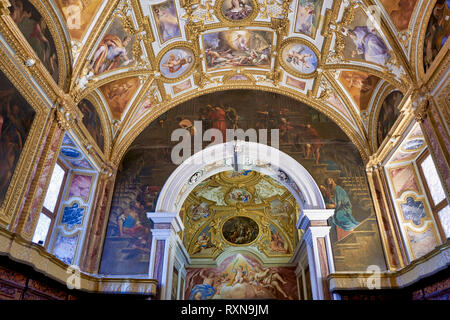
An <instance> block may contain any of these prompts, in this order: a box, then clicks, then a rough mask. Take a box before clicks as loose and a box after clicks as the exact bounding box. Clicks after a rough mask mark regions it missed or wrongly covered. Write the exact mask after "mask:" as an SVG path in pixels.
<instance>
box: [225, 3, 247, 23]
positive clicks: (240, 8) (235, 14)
mask: <svg viewBox="0 0 450 320" xmlns="http://www.w3.org/2000/svg"><path fill="white" fill-rule="evenodd" d="M251 12H252V7H251V6H249V5H248V4H246V1H244V0H231V7H230V8H228V9H226V10H225V17H227V18H228V19H231V20H242V19H245V18H247V17H248V16H249V15H250V13H251Z"/></svg>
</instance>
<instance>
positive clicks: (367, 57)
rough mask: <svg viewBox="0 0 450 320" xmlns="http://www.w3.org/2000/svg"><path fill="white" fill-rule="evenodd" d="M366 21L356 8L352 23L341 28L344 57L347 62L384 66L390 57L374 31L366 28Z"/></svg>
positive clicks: (365, 16) (371, 28)
mask: <svg viewBox="0 0 450 320" xmlns="http://www.w3.org/2000/svg"><path fill="white" fill-rule="evenodd" d="M368 20H369V18H368V17H367V15H366V14H365V13H364V11H363V10H362V9H360V8H358V9H356V10H355V14H354V16H353V20H352V22H351V23H350V24H349V25H348V26H346V27H343V35H344V41H345V47H344V51H343V54H344V57H345V58H346V59H349V60H351V59H353V60H363V61H365V62H370V63H375V64H378V65H382V66H386V65H387V64H388V63H389V62H390V60H391V58H392V56H391V54H390V52H389V49H388V47H387V46H386V43H385V42H384V40H383V39H382V38H381V37H380V35H379V33H378V32H377V31H376V29H375V28H373V27H372V26H370V25H369V26H368V23H367V21H368Z"/></svg>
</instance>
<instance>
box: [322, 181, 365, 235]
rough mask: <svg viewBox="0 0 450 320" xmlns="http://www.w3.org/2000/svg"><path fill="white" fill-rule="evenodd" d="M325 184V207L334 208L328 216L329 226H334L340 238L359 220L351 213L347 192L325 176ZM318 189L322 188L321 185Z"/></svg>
mask: <svg viewBox="0 0 450 320" xmlns="http://www.w3.org/2000/svg"><path fill="white" fill-rule="evenodd" d="M325 185H326V186H325V190H326V193H323V194H324V200H325V203H326V206H327V209H334V214H333V216H332V217H331V218H330V222H331V226H332V227H334V228H336V233H337V240H340V239H342V238H343V237H345V236H346V235H347V234H349V233H350V231H352V230H353V229H354V228H355V227H357V226H358V225H359V222H358V221H356V220H355V218H354V217H353V215H352V204H351V202H350V198H349V196H348V194H347V192H345V190H344V189H343V188H342V187H341V186H338V185H337V184H336V182H335V181H334V179H333V178H327V179H326V181H325ZM320 189H321V190H324V188H323V186H322V187H321V188H320ZM326 201H328V202H326Z"/></svg>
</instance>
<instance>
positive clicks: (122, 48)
mask: <svg viewBox="0 0 450 320" xmlns="http://www.w3.org/2000/svg"><path fill="white" fill-rule="evenodd" d="M130 41H131V37H130V36H126V37H125V38H124V39H123V40H120V38H119V37H118V36H116V35H113V34H107V35H106V36H104V37H103V40H102V41H101V42H100V45H99V46H98V48H97V50H96V51H95V53H94V57H93V58H92V60H91V63H90V67H91V68H92V69H93V70H94V74H96V75H97V74H101V73H103V72H105V71H110V70H114V69H116V68H118V67H119V63H120V59H123V60H124V63H123V64H124V65H128V64H129V63H131V62H133V61H134V58H131V59H130V58H128V52H127V49H126V46H127V45H128V44H129V43H130Z"/></svg>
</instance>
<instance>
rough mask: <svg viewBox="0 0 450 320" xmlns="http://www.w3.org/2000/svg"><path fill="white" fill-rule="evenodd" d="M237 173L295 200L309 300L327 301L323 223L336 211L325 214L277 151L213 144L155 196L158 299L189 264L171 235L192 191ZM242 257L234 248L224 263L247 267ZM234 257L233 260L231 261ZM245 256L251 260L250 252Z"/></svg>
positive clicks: (329, 266)
mask: <svg viewBox="0 0 450 320" xmlns="http://www.w3.org/2000/svg"><path fill="white" fill-rule="evenodd" d="M236 150H238V151H236ZM237 153H238V155H237ZM237 159H239V160H238V163H236V161H237ZM236 167H238V168H239V170H240V171H246V170H250V171H257V172H259V173H261V174H264V175H266V176H269V177H271V178H272V179H274V180H276V181H278V182H279V183H280V184H282V185H283V186H284V187H285V188H286V189H288V190H289V192H290V193H291V194H292V195H293V196H294V198H295V200H296V202H297V204H298V206H299V208H300V211H301V212H300V218H299V219H298V221H297V224H296V227H297V228H302V229H303V230H304V232H305V233H304V239H301V240H300V241H303V240H306V243H305V244H304V245H303V247H304V248H306V250H305V249H303V250H304V251H303V254H304V255H307V260H308V264H309V268H310V270H311V273H310V279H308V281H311V286H312V291H313V298H315V299H323V298H324V297H326V292H327V288H326V287H325V286H324V280H325V279H326V276H327V275H328V274H329V273H331V272H333V271H334V262H333V256H332V251H331V243H330V238H329V230H330V227H329V226H328V225H327V219H328V218H329V217H330V216H331V215H333V212H334V210H330V209H326V207H325V202H324V200H323V197H322V194H321V192H320V189H319V187H318V185H317V184H316V182H315V181H314V179H313V178H312V176H311V175H310V174H309V172H308V171H307V170H306V169H305V168H304V167H303V166H302V165H301V164H300V163H299V162H297V161H296V160H294V159H293V158H291V157H290V156H289V155H287V154H286V153H284V152H282V151H280V150H278V149H276V148H273V147H271V146H267V145H264V144H259V143H255V142H247V141H238V142H235V141H230V142H227V143H223V144H217V145H214V146H211V147H208V148H206V149H204V150H202V151H200V152H197V153H196V154H194V155H193V156H191V157H190V158H188V159H187V160H186V161H185V162H183V163H182V164H181V165H180V166H179V167H178V168H177V169H176V170H175V171H174V172H173V173H172V174H171V176H170V177H169V178H168V179H167V182H166V183H165V185H164V187H163V188H162V191H161V194H160V196H159V200H158V202H157V205H156V210H155V211H156V212H150V213H147V216H148V218H149V219H151V220H152V221H153V223H154V224H155V226H156V227H154V229H153V230H156V232H154V234H153V240H152V249H151V252H152V255H151V259H150V260H151V261H150V275H151V276H153V277H157V278H158V280H159V281H160V283H161V297H162V298H165V299H169V298H170V293H169V288H172V286H173V284H172V281H173V272H174V271H173V270H174V265H180V264H183V263H184V264H190V263H189V261H190V257H189V254H188V252H187V251H186V248H185V247H184V246H183V245H182V244H181V243H179V242H178V243H177V241H176V240H175V238H176V236H175V234H176V233H177V232H180V231H181V230H183V228H184V226H183V225H182V223H181V220H180V217H179V213H180V209H181V206H182V205H183V203H184V201H185V200H186V198H187V197H188V195H189V194H190V193H191V192H192V191H193V190H194V189H195V188H196V186H198V185H200V184H201V183H202V182H204V181H205V180H206V179H208V178H209V177H212V176H214V175H217V174H218V173H221V172H225V171H232V170H234V169H236ZM180 181H186V182H185V183H180ZM301 246H302V245H300V244H298V245H297V248H296V251H299V248H300V247H301ZM241 251H242V250H239V249H236V248H234V249H231V250H230V251H229V252H227V253H226V254H225V255H224V256H226V257H227V259H228V258H229V259H235V262H234V263H237V262H236V261H238V260H239V261H240V263H245V261H248V259H250V260H251V259H252V258H251V257H249V256H242V255H239V254H240V253H241ZM233 253H236V254H237V255H232V254H233ZM248 253H249V254H250V255H252V254H253V255H254V252H253V253H252V252H251V250H250V251H249V252H248ZM230 254H231V255H230ZM177 255H178V256H180V255H184V258H183V257H182V258H180V257H178V258H176V256H177ZM221 256H222V257H221V258H220V259H218V262H219V260H220V261H222V260H223V255H221ZM298 258H299V253H298V252H296V257H294V254H293V257H292V258H291V262H292V263H296V259H298ZM180 261H184V262H180ZM243 261H244V262H243ZM254 263H256V262H254ZM261 272H262V271H261Z"/></svg>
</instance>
